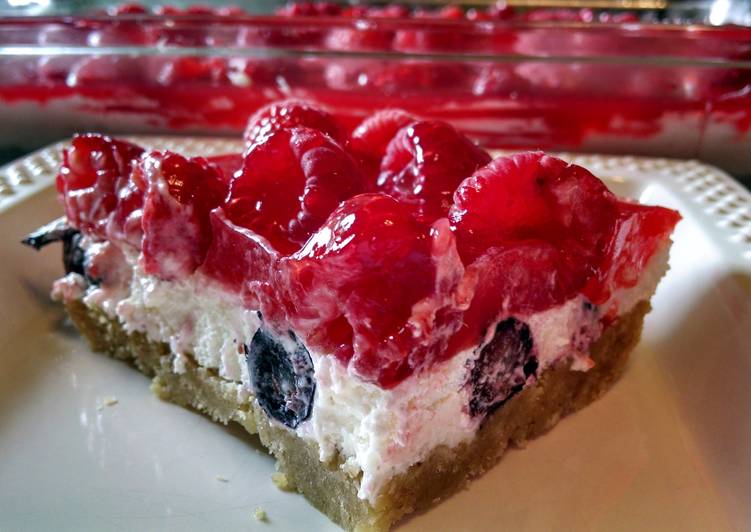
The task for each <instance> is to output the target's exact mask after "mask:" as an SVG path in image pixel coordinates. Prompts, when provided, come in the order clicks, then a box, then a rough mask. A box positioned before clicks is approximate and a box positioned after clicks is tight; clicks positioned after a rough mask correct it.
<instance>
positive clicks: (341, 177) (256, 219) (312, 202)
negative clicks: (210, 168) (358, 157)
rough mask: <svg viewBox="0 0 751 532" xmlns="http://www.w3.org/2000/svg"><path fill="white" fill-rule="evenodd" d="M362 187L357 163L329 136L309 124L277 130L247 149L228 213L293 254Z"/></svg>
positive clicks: (241, 223) (231, 192)
mask: <svg viewBox="0 0 751 532" xmlns="http://www.w3.org/2000/svg"><path fill="white" fill-rule="evenodd" d="M363 189H364V179H363V178H362V176H361V174H360V171H359V168H358V166H357V165H356V163H355V161H354V160H353V159H352V157H351V156H350V155H349V154H348V153H347V152H345V151H344V150H343V149H342V148H341V147H340V146H339V145H338V144H337V143H336V142H335V141H334V140H332V139H331V137H329V136H328V135H326V134H324V133H322V132H321V131H317V130H314V129H309V128H302V127H297V128H294V129H278V130H276V131H273V132H271V133H270V134H269V135H268V136H267V137H266V138H265V141H264V142H262V143H260V144H254V145H253V146H251V148H250V149H249V150H248V153H247V154H246V156H245V161H244V164H243V167H242V169H241V170H240V171H239V172H238V173H237V175H236V176H235V178H234V180H233V181H232V185H231V187H230V197H229V200H228V202H227V204H226V205H225V211H226V213H227V217H228V218H229V219H230V220H231V221H232V222H233V223H235V224H237V225H240V226H242V227H246V228H248V229H252V230H253V231H255V232H256V233H258V234H260V235H262V236H264V237H265V238H267V239H268V240H269V242H271V244H272V245H273V246H274V247H275V248H276V249H277V250H278V251H280V252H282V253H291V252H293V251H295V250H296V249H298V248H299V247H300V245H301V244H303V243H304V242H305V241H306V240H307V239H308V237H309V236H310V235H311V233H313V232H314V231H315V230H316V229H318V227H320V225H321V224H322V223H323V222H324V221H325V220H326V218H327V217H328V215H329V214H330V213H331V212H332V211H333V210H334V209H335V208H336V207H337V205H339V203H340V202H341V201H343V200H345V199H347V198H349V197H351V196H353V195H355V194H357V193H359V192H362V191H363Z"/></svg>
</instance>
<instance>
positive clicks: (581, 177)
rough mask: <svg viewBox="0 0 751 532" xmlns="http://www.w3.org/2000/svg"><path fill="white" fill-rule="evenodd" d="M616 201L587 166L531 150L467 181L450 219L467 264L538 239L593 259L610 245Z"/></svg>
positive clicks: (500, 160)
mask: <svg viewBox="0 0 751 532" xmlns="http://www.w3.org/2000/svg"><path fill="white" fill-rule="evenodd" d="M614 202H615V197H614V196H613V195H612V194H611V193H610V192H609V191H608V189H607V188H606V187H605V185H604V184H603V183H602V181H600V180H599V179H597V178H596V177H595V176H593V175H592V174H591V173H589V172H588V171H587V170H585V169H584V168H582V167H580V166H576V165H569V164H567V163H566V162H564V161H562V160H560V159H556V158H554V157H549V156H547V155H544V154H542V153H539V152H534V153H532V152H530V153H521V154H516V155H513V156H510V157H501V158H498V159H496V160H494V161H493V162H492V163H490V164H488V165H487V166H485V167H483V168H481V169H480V170H478V171H477V172H475V174H474V175H472V177H470V178H469V179H466V180H465V181H464V182H463V183H462V184H461V185H460V186H459V187H458V189H457V190H456V194H455V195H454V204H453V205H452V206H451V210H450V212H449V219H450V220H451V222H452V224H453V226H454V228H455V230H456V233H457V239H458V242H459V251H460V253H461V254H462V258H463V259H464V260H465V263H467V264H469V263H471V262H472V261H473V260H474V259H476V258H477V257H478V256H480V255H481V254H482V253H483V252H484V251H485V250H487V249H488V248H491V247H493V246H501V245H507V244H508V243H513V242H518V241H523V240H534V239H538V240H543V241H548V242H551V243H554V244H556V245H561V246H567V248H568V249H570V250H571V251H575V252H576V253H580V254H581V255H582V256H584V257H590V258H591V257H592V256H594V255H595V254H596V253H597V252H598V250H600V249H602V246H603V245H604V244H605V242H606V239H607V235H608V234H609V231H610V229H611V227H612V223H613V217H614V215H615V204H614Z"/></svg>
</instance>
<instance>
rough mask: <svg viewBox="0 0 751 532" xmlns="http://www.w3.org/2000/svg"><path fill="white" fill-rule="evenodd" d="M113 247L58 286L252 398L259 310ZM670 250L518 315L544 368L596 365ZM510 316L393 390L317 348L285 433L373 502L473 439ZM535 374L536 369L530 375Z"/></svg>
mask: <svg viewBox="0 0 751 532" xmlns="http://www.w3.org/2000/svg"><path fill="white" fill-rule="evenodd" d="M113 246H114V245H113V244H111V243H104V244H102V243H93V242H91V241H88V240H85V241H84V243H83V247H84V248H85V249H86V250H87V261H88V262H87V264H94V265H96V264H97V263H101V264H110V265H111V264H112V262H113V261H114V262H117V261H119V262H120V264H119V265H118V267H117V268H112V267H111V266H110V267H109V268H108V269H109V270H111V271H114V272H116V275H113V276H112V277H111V278H109V279H106V280H105V281H106V282H102V283H101V284H100V285H98V286H97V285H93V284H91V285H89V284H88V283H87V282H86V281H85V280H84V278H83V277H82V276H80V275H78V274H69V275H67V276H66V277H64V278H62V279H60V280H58V281H57V282H56V284H55V287H54V289H53V295H55V296H56V297H57V298H59V299H69V298H75V299H82V300H83V302H84V303H85V304H87V305H88V306H91V307H94V308H97V309H100V310H102V311H104V312H105V313H106V314H108V315H109V316H110V317H112V318H115V319H117V320H119V321H120V322H121V323H122V324H123V326H124V328H125V329H126V330H127V331H129V332H134V331H138V332H141V333H144V334H146V336H147V337H148V338H149V339H150V340H152V341H156V342H164V343H167V344H169V345H170V348H171V350H172V352H173V371H175V372H176V373H181V372H182V371H184V370H185V361H186V359H187V357H192V358H193V360H195V362H196V363H198V364H199V365H201V366H204V367H207V368H212V369H215V370H216V371H217V373H218V374H219V376H221V377H222V378H224V379H226V380H227V381H231V382H235V383H236V385H237V391H238V398H241V399H243V400H244V399H245V398H249V397H252V393H253V391H252V388H251V384H250V377H249V373H248V368H247V364H246V361H245V351H244V349H243V346H244V345H249V344H250V342H251V340H252V338H253V335H254V334H255V333H256V331H257V330H258V329H259V327H260V326H261V320H260V319H259V317H258V313H257V312H256V311H254V310H249V309H246V308H244V307H243V304H242V301H241V300H240V298H239V297H238V296H237V295H236V294H232V293H229V292H227V291H225V290H223V289H222V288H221V287H219V285H217V284H216V283H215V282H213V281H212V280H211V279H208V278H206V277H205V276H202V275H200V274H195V275H192V276H191V277H189V278H187V279H185V280H181V281H164V280H160V279H158V278H156V277H153V276H150V275H148V274H146V273H145V272H144V271H143V269H142V268H141V267H140V266H139V260H138V256H137V255H136V254H134V253H132V252H130V253H129V252H127V251H124V252H123V251H122V250H119V249H113ZM668 251H669V241H666V242H665V243H664V244H663V246H662V248H661V249H660V250H658V252H657V253H655V254H654V256H653V257H652V258H651V259H650V264H649V265H648V267H647V269H646V271H645V272H644V274H643V275H642V277H641V280H640V282H639V284H637V285H636V286H635V287H633V288H630V289H627V290H619V291H618V292H616V293H615V294H613V296H612V297H611V298H610V300H609V301H608V302H606V303H605V304H604V305H601V306H599V307H593V306H592V305H590V304H589V303H588V302H587V301H586V300H585V299H584V298H583V297H582V296H578V297H575V298H572V299H570V300H568V301H566V302H564V303H563V304H561V305H558V306H557V307H554V308H551V309H548V310H546V311H544V312H540V313H537V314H533V315H529V316H514V317H515V318H517V319H518V320H520V321H523V322H524V323H526V324H527V325H528V326H529V329H530V332H531V337H532V341H533V344H534V349H535V355H536V357H537V360H538V364H539V370H538V372H537V374H540V373H541V372H542V371H544V369H545V368H547V367H549V366H550V365H551V364H554V363H556V362H558V361H561V360H564V361H565V360H571V361H572V366H571V367H572V370H587V369H589V368H590V367H592V364H593V363H592V361H591V360H590V359H589V357H588V355H587V352H588V350H589V347H590V345H591V343H592V342H593V341H594V340H596V339H597V338H598V337H599V336H600V334H601V333H602V325H601V318H602V317H603V316H605V315H608V316H614V315H621V314H625V313H627V312H629V311H630V310H631V309H632V308H633V307H634V305H636V304H637V303H638V302H640V301H643V300H648V299H649V298H650V297H651V296H652V294H653V293H654V290H655V288H656V286H657V283H658V282H659V280H660V278H661V277H662V276H663V274H664V273H665V271H666V270H667V259H668ZM508 317H509V316H499V317H498V320H497V321H496V323H495V324H493V326H492V327H488V333H487V334H486V337H485V338H483V339H481V341H479V342H478V344H477V345H476V346H474V347H472V348H470V349H466V350H464V351H462V352H460V353H458V354H457V355H456V356H454V357H452V358H451V359H450V360H447V361H445V362H442V363H439V364H436V365H435V366H433V367H432V368H430V369H429V370H427V371H424V372H421V373H418V374H415V375H413V376H411V377H410V378H407V379H406V380H404V381H403V382H401V383H399V384H398V385H397V386H396V387H394V388H392V389H382V388H380V387H378V386H376V385H374V384H371V383H368V382H365V381H363V380H361V379H360V378H359V377H357V376H356V375H355V374H353V373H352V371H351V370H350V369H348V368H346V367H344V366H343V365H342V364H341V363H340V362H339V361H338V360H337V359H336V358H335V357H333V356H328V355H327V354H326V353H319V352H316V351H315V350H311V349H309V350H308V351H309V353H310V356H311V359H312V361H313V366H314V368H315V379H316V391H315V397H314V401H313V408H312V413H311V415H310V417H309V418H308V419H307V420H305V421H304V422H302V423H301V424H300V425H299V426H297V428H296V429H288V430H294V432H296V434H297V435H298V436H300V437H302V438H305V439H308V440H311V441H314V442H315V443H316V444H317V445H318V448H319V451H320V459H321V460H322V461H329V460H331V459H334V458H340V459H341V460H340V461H341V464H342V465H341V467H342V469H343V470H344V471H345V472H346V473H348V474H350V475H351V476H352V477H357V476H358V475H362V477H361V482H360V490H359V493H358V495H359V497H360V498H362V499H367V500H368V501H369V502H371V503H374V502H375V501H376V499H377V497H378V495H379V493H380V490H381V488H382V487H383V486H384V485H385V484H386V483H387V482H388V481H389V480H390V479H391V478H393V477H394V476H395V475H398V474H400V473H403V472H405V471H407V470H408V469H409V467H410V466H412V465H414V464H415V463H418V462H420V461H421V460H423V459H425V458H426V457H427V456H428V455H429V454H430V452H431V451H432V450H433V449H434V448H436V447H438V446H441V445H444V446H447V447H454V446H456V445H458V444H460V443H462V442H464V441H467V440H469V439H471V438H472V437H473V436H474V434H475V432H476V431H477V430H478V429H479V426H480V424H481V422H482V420H483V416H472V415H471V414H470V412H469V409H468V405H469V402H470V400H471V387H470V386H468V385H467V378H468V371H469V370H468V368H470V367H471V366H472V364H473V361H474V360H475V359H477V358H478V356H480V353H481V352H482V349H483V347H484V346H485V345H486V344H487V343H488V342H490V341H491V340H492V338H493V334H494V331H495V328H496V324H497V323H499V322H500V321H502V320H503V319H506V318H508ZM534 378H535V377H534V375H533V376H530V377H529V378H528V380H527V382H526V384H531V383H532V382H534ZM280 426H282V425H280Z"/></svg>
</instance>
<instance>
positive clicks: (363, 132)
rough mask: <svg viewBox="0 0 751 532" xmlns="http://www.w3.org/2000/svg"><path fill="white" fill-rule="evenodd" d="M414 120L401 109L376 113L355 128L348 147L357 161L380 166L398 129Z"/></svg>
mask: <svg viewBox="0 0 751 532" xmlns="http://www.w3.org/2000/svg"><path fill="white" fill-rule="evenodd" d="M415 120H416V119H415V117H413V116H412V115H410V114H409V113H407V112H406V111H402V110H401V109H383V110H381V111H377V112H375V113H373V114H372V115H370V116H369V117H368V118H366V119H365V120H363V121H362V122H361V123H360V125H358V126H357V127H356V128H355V130H354V131H353V132H352V135H351V136H350V139H349V145H348V147H349V149H350V151H351V152H353V153H354V154H355V155H356V156H357V158H358V159H361V160H366V161H376V162H377V163H378V165H379V166H380V164H381V159H383V156H384V155H385V154H386V148H387V147H388V144H389V142H391V139H393V138H394V136H395V135H396V134H397V132H398V131H399V130H400V129H402V128H403V127H405V126H407V125H409V124H410V123H412V122H414V121H415Z"/></svg>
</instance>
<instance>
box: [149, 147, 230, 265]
mask: <svg viewBox="0 0 751 532" xmlns="http://www.w3.org/2000/svg"><path fill="white" fill-rule="evenodd" d="M136 173H139V174H140V175H141V176H142V179H143V183H144V184H145V186H146V193H145V201H144V206H143V221H142V226H143V232H144V236H143V266H144V270H145V271H146V272H147V273H150V274H153V275H156V276H158V277H160V278H162V279H168V280H174V279H180V278H183V277H185V276H187V275H189V274H191V273H193V272H194V271H195V270H196V268H198V266H200V265H201V264H202V263H203V261H204V258H205V257H206V251H207V250H208V247H209V244H210V243H211V224H210V223H209V212H210V211H211V209H213V208H214V207H216V206H217V205H219V204H220V203H221V202H222V201H223V200H224V198H225V196H226V194H227V185H226V183H225V182H224V181H223V179H222V177H221V172H220V171H219V170H218V169H217V168H216V167H214V166H213V165H211V164H210V163H209V162H208V161H207V160H205V159H201V158H195V159H186V158H185V157H182V156H180V155H177V154H175V153H170V152H166V153H163V154H162V153H158V152H154V153H150V154H149V155H147V156H145V157H144V158H143V159H142V160H141V162H140V164H139V166H138V169H137V172H136Z"/></svg>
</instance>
